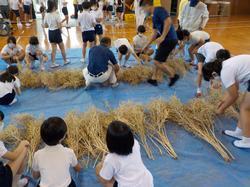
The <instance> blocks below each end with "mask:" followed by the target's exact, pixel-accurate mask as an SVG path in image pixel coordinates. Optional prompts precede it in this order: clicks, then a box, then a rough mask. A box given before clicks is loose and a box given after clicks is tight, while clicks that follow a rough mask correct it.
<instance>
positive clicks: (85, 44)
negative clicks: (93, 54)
mask: <svg viewBox="0 0 250 187" xmlns="http://www.w3.org/2000/svg"><path fill="white" fill-rule="evenodd" d="M86 48H87V42H83V44H82V58H83V59H85V55H86Z"/></svg>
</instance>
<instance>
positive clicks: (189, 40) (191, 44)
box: [177, 30, 210, 65]
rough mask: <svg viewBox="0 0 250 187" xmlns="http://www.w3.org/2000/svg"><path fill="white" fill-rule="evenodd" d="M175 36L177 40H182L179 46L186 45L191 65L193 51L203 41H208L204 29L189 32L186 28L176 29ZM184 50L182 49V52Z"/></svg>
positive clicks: (208, 38) (207, 35)
mask: <svg viewBox="0 0 250 187" xmlns="http://www.w3.org/2000/svg"><path fill="white" fill-rule="evenodd" d="M177 36H178V39H179V41H181V42H183V43H182V44H181V46H184V45H187V49H188V53H189V57H190V64H191V65H193V64H194V62H193V61H194V53H195V52H196V51H197V49H198V48H199V47H201V46H202V45H203V44H204V43H206V42H209V41H210V35H209V34H208V33H207V32H205V31H194V32H191V33H190V32H189V31H188V30H178V31H177ZM181 48H182V47H181ZM185 49H186V48H185ZM185 52H186V50H184V53H185ZM185 56H186V55H185Z"/></svg>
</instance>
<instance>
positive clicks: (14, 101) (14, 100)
mask: <svg viewBox="0 0 250 187" xmlns="http://www.w3.org/2000/svg"><path fill="white" fill-rule="evenodd" d="M16 102H17V98H14V99H13V101H12V102H11V103H10V104H9V105H10V106H11V105H13V104H15V103H16Z"/></svg>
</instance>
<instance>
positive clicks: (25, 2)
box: [23, 0, 32, 6]
mask: <svg viewBox="0 0 250 187" xmlns="http://www.w3.org/2000/svg"><path fill="white" fill-rule="evenodd" d="M23 4H24V5H28V6H30V5H31V4H32V0H23Z"/></svg>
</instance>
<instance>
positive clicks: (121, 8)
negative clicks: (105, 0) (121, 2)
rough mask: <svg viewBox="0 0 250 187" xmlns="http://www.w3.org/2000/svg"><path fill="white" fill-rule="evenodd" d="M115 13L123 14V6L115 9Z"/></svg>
mask: <svg viewBox="0 0 250 187" xmlns="http://www.w3.org/2000/svg"><path fill="white" fill-rule="evenodd" d="M116 12H119V13H123V12H124V8H123V6H119V7H117V8H116Z"/></svg>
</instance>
